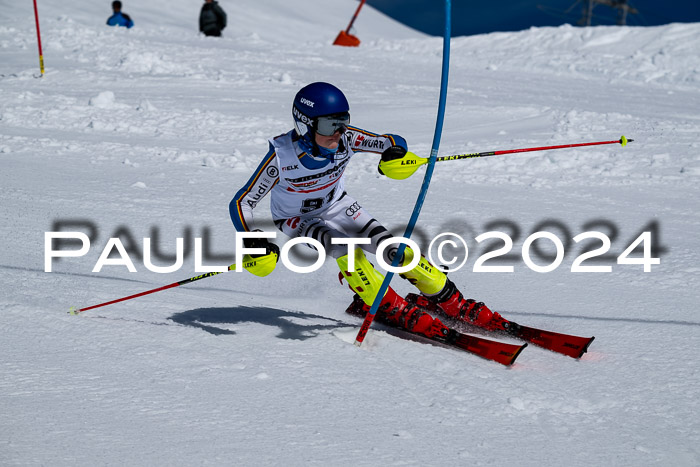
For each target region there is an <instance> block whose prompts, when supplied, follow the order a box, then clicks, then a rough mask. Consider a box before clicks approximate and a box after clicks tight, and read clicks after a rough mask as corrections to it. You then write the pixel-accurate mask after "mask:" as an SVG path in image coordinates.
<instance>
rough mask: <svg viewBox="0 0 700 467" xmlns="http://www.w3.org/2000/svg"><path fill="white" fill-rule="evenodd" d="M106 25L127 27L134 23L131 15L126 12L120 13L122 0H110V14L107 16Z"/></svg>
mask: <svg viewBox="0 0 700 467" xmlns="http://www.w3.org/2000/svg"><path fill="white" fill-rule="evenodd" d="M107 25H108V26H125V27H126V28H127V29H128V28H131V27H132V26H133V25H134V22H133V21H132V20H131V17H130V16H129V15H127V14H126V13H122V2H120V1H119V0H114V1H113V2H112V16H110V17H109V18H107Z"/></svg>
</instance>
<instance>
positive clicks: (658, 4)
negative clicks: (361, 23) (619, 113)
mask: <svg viewBox="0 0 700 467" xmlns="http://www.w3.org/2000/svg"><path fill="white" fill-rule="evenodd" d="M587 3H588V1H587V0H579V1H578V2H576V0H502V1H500V2H499V1H498V0H486V1H484V0H452V35H453V36H464V35H471V34H481V33H485V32H493V31H519V30H522V29H527V28H529V27H530V26H558V25H560V24H564V23H569V24H576V22H577V21H578V20H579V19H580V18H581V16H582V11H583V6H584V4H587ZM628 3H629V4H630V5H631V6H632V7H634V8H636V9H637V10H639V13H638V14H634V15H632V14H630V15H628V17H627V24H628V25H634V26H655V25H659V24H668V23H673V22H682V23H689V22H700V0H629V2H628ZM367 4H369V5H372V7H374V8H376V9H377V10H379V11H381V12H383V13H385V14H386V15H388V16H391V17H392V18H394V19H396V20H398V21H400V22H402V23H404V24H406V25H408V26H410V27H412V28H414V29H418V30H419V31H423V32H425V33H428V34H433V35H437V36H441V35H442V33H443V30H444V19H443V12H444V3H443V1H442V0H367ZM567 10H569V11H568V13H567ZM593 13H594V19H593V24H594V25H600V24H615V23H616V10H614V9H612V8H609V7H606V6H603V5H598V6H596V7H595V9H594V11H593Z"/></svg>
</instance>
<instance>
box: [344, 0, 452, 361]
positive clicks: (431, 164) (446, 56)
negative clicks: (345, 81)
mask: <svg viewBox="0 0 700 467" xmlns="http://www.w3.org/2000/svg"><path fill="white" fill-rule="evenodd" d="M451 12H452V4H451V0H445V33H444V35H443V42H442V78H441V82H440V100H439V103H438V113H437V121H436V122H435V135H434V136H433V146H432V149H431V150H430V160H429V161H428V168H427V170H426V171H425V177H424V178H423V185H421V188H420V193H418V199H417V200H416V204H415V206H414V207H413V214H411V219H410V220H409V222H408V225H407V226H406V231H405V232H404V234H403V236H404V238H411V234H413V228H414V227H415V226H416V223H417V222H418V216H419V215H420V211H421V208H422V207H423V202H424V201H425V197H426V195H427V194H428V187H429V186H430V179H431V178H432V177H433V170H434V168H435V161H436V160H437V154H438V148H439V147H440V136H441V135H442V122H443V120H444V118H445V101H446V100H447V77H448V75H449V70H450V36H451V23H452V19H451ZM405 249H406V245H405V244H404V243H401V244H400V246H399V249H398V251H397V252H396V256H395V257H394V260H393V261H392V264H391V266H392V268H395V267H397V266H398V263H399V261H400V260H401V258H402V257H403V253H404V250H405ZM393 277H394V273H393V272H391V271H389V272H387V275H386V277H384V282H382V285H381V287H380V288H379V293H377V296H376V298H375V299H374V302H373V303H372V307H371V308H370V310H369V312H367V315H366V316H365V320H364V322H363V323H362V326H361V327H360V331H359V332H358V333H357V337H356V338H355V345H356V346H358V347H359V346H360V345H362V342H363V341H364V340H365V336H366V335H367V331H369V327H370V326H371V325H372V321H374V317H375V315H376V314H377V309H378V308H379V304H380V303H381V302H382V299H383V298H384V294H385V293H386V291H387V289H388V288H389V283H390V282H391V279H393Z"/></svg>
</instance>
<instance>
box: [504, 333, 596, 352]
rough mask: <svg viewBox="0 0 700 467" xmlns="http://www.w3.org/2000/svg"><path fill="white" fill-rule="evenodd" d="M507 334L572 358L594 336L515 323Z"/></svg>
mask: <svg viewBox="0 0 700 467" xmlns="http://www.w3.org/2000/svg"><path fill="white" fill-rule="evenodd" d="M508 335H510V336H513V337H516V338H518V339H522V340H524V341H526V342H530V343H532V344H534V345H536V346H538V347H542V348H545V349H547V350H551V351H552V352H557V353H560V354H564V355H568V356H569V357H573V358H581V357H582V356H583V354H585V353H586V351H588V347H589V346H590V345H591V342H593V339H595V337H579V336H572V335H569V334H561V333H558V332H552V331H544V330H542V329H535V328H531V327H528V326H523V325H517V326H515V329H513V332H511V333H509V334H508Z"/></svg>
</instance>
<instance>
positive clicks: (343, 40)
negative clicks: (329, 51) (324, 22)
mask: <svg viewBox="0 0 700 467" xmlns="http://www.w3.org/2000/svg"><path fill="white" fill-rule="evenodd" d="M333 45H341V46H343V47H357V46H359V45H360V39H358V38H357V36H353V35H352V34H348V33H347V32H345V31H340V33H338V37H336V38H335V41H333Z"/></svg>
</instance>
